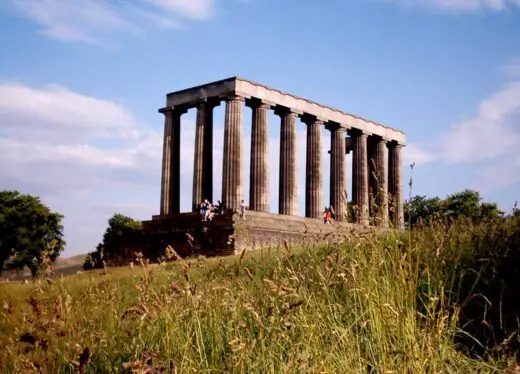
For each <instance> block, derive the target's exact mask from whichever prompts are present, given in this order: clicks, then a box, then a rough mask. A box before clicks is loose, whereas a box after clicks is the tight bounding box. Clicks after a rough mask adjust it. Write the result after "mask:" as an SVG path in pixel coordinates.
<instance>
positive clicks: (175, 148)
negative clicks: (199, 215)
mask: <svg viewBox="0 0 520 374" xmlns="http://www.w3.org/2000/svg"><path fill="white" fill-rule="evenodd" d="M160 112H161V113H163V114H164V139H163V156H162V173H161V209H160V212H161V215H169V214H177V213H179V212H180V179H181V178H180V151H181V145H180V144H181V143H180V140H181V116H182V114H184V113H186V110H183V109H177V108H167V109H165V110H160Z"/></svg>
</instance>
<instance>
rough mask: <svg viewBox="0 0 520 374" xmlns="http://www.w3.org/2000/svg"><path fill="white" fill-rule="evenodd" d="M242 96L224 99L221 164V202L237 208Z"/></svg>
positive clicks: (240, 162) (239, 196) (238, 204)
mask: <svg viewBox="0 0 520 374" xmlns="http://www.w3.org/2000/svg"><path fill="white" fill-rule="evenodd" d="M243 103H244V98H243V97H239V96H230V97H228V98H227V99H226V118H225V124H224V160H223V164H222V203H223V204H224V207H225V208H226V209H231V210H238V208H239V206H240V202H241V200H242V199H243V196H242V112H243V110H242V109H243Z"/></svg>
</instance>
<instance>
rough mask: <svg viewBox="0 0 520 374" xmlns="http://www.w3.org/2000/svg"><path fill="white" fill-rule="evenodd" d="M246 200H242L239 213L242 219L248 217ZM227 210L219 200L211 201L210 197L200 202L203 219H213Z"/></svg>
mask: <svg viewBox="0 0 520 374" xmlns="http://www.w3.org/2000/svg"><path fill="white" fill-rule="evenodd" d="M246 207H247V205H246V202H245V201H244V200H242V202H241V203H240V209H239V212H238V213H239V215H240V218H241V219H242V220H245V218H246ZM224 212H225V207H224V204H223V203H222V202H221V201H220V200H218V201H217V203H211V202H210V201H209V200H208V199H204V200H202V201H201V203H200V204H199V213H200V217H201V219H202V221H204V222H206V221H211V220H213V217H214V216H215V215H217V214H220V215H223V214H224Z"/></svg>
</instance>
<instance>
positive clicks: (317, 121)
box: [302, 113, 327, 126]
mask: <svg viewBox="0 0 520 374" xmlns="http://www.w3.org/2000/svg"><path fill="white" fill-rule="evenodd" d="M302 122H303V123H305V124H306V125H307V126H309V125H323V124H324V123H326V122H327V120H326V119H324V118H321V117H317V116H314V115H310V114H307V113H304V114H303V115H302Z"/></svg>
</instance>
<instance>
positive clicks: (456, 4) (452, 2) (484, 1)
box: [385, 0, 520, 13]
mask: <svg viewBox="0 0 520 374" xmlns="http://www.w3.org/2000/svg"><path fill="white" fill-rule="evenodd" d="M385 1H389V2H394V3H397V4H400V5H404V6H411V7H421V8H429V9H434V10H440V11H444V12H450V13H466V12H475V11H481V10H487V11H494V12H499V11H504V10H507V9H513V8H518V7H520V1H519V0H385Z"/></svg>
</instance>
